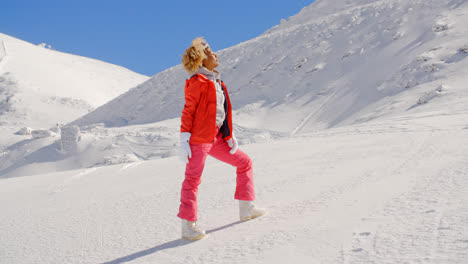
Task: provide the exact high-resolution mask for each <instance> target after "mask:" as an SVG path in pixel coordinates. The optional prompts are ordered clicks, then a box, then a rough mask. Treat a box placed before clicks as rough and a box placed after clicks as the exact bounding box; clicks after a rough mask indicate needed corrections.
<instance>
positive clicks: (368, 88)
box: [0, 0, 468, 177]
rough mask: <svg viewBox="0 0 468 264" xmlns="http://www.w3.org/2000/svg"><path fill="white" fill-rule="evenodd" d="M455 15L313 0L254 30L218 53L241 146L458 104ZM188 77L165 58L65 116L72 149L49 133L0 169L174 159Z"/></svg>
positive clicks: (419, 6)
mask: <svg viewBox="0 0 468 264" xmlns="http://www.w3.org/2000/svg"><path fill="white" fill-rule="evenodd" d="M466 13H467V4H466V1H463V0H445V1H399V0H385V1H370V0H360V1H352V2H351V1H344V0H343V1H334V2H331V1H323V0H321V1H316V2H314V3H313V4H312V5H310V6H308V7H306V8H304V9H303V10H302V11H301V12H300V13H298V14H297V15H296V16H293V17H291V18H289V19H287V20H282V22H281V24H280V25H278V26H276V27H274V28H272V29H270V30H268V31H266V32H265V33H264V34H262V35H261V36H259V37H257V38H255V39H252V40H250V41H246V42H244V43H240V44H239V45H236V46H233V47H231V48H228V49H225V50H221V51H219V52H218V54H219V60H220V62H221V66H220V68H219V71H220V72H221V73H222V78H223V79H224V81H225V82H226V83H227V86H228V89H229V91H230V94H231V100H232V102H233V107H234V110H235V111H234V123H235V130H236V134H237V135H238V138H239V140H240V142H241V143H243V144H245V143H254V142H267V141H270V140H272V139H278V138H282V137H287V136H294V135H298V134H301V133H307V132H313V131H320V130H323V129H327V128H332V127H341V126H346V125H352V124H359V123H362V122H368V121H370V120H380V119H383V120H385V119H388V118H395V117H401V116H413V115H427V114H428V113H432V114H446V113H447V111H448V112H451V111H460V112H463V111H464V109H466V105H467V97H466V89H465V83H466V82H467V79H466V78H467V77H466V76H468V74H467V71H468V70H467V69H468V68H467V67H466V66H467V60H466V59H465V58H466V57H467V55H468V53H467V49H468V46H467V45H468V39H467V37H466V36H467V35H468V34H467V33H468V32H467V31H468V28H467V27H466V26H465V25H467V24H468V20H467V19H468V17H467V14H466ZM208 41H209V40H208ZM181 52H182V51H181ZM187 77H188V76H187V75H186V73H185V71H184V70H183V69H182V67H181V65H179V66H175V67H173V68H170V69H168V70H166V71H163V72H161V73H159V74H157V75H155V76H153V77H152V78H151V79H149V80H147V81H146V82H144V83H142V84H140V85H138V86H136V87H135V88H133V89H131V90H129V91H128V92H126V93H124V94H122V95H120V96H118V97H117V98H115V99H113V100H112V101H110V102H109V103H107V104H105V105H103V106H101V107H99V108H97V109H96V110H95V111H92V112H90V113H88V114H86V115H84V116H83V117H81V118H79V119H77V120H75V121H74V122H71V123H70V124H71V125H79V126H80V127H81V130H82V137H81V138H82V140H81V142H80V144H79V146H78V147H79V148H78V152H77V153H75V154H74V155H72V156H66V157H64V156H63V154H62V153H57V149H59V148H60V147H59V143H60V142H59V139H57V138H53V137H52V138H50V137H49V138H46V139H39V140H31V141H30V142H29V141H25V142H23V144H19V145H14V146H12V147H10V148H9V149H8V150H7V151H6V152H5V153H4V154H3V156H2V157H0V158H1V159H2V160H1V161H3V162H2V163H0V164H2V165H3V166H1V167H0V175H4V176H8V177H11V176H15V175H28V174H35V173H42V172H50V171H55V170H65V169H72V168H74V169H77V168H83V167H95V166H101V165H110V164H116V163H122V162H132V161H141V160H148V159H154V158H161V157H168V156H171V155H174V154H175V146H176V143H177V137H178V134H177V133H178V127H179V120H178V119H179V116H180V113H181V109H182V107H183V86H184V82H185V79H186V78H187ZM44 157H47V158H44Z"/></svg>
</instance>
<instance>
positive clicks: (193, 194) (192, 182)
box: [177, 133, 255, 221]
mask: <svg viewBox="0 0 468 264" xmlns="http://www.w3.org/2000/svg"><path fill="white" fill-rule="evenodd" d="M190 148H191V150H192V158H190V159H189V162H188V163H187V166H186V168H185V180H184V182H183V183H182V191H181V198H180V202H181V203H180V207H179V214H178V215H177V216H178V217H180V218H182V219H185V220H188V221H196V220H197V210H198V206H197V193H198V185H199V184H200V183H201V175H202V172H203V168H204V167H205V160H206V157H207V156H208V155H210V156H212V157H214V158H216V159H218V160H220V161H223V162H226V163H228V164H230V165H232V166H234V167H237V180H236V181H237V186H236V193H235V195H234V198H235V199H237V200H244V201H253V200H255V191H254V182H253V169H252V160H251V159H250V157H249V156H247V154H245V153H244V152H242V151H241V150H239V149H237V151H236V153H234V154H231V153H229V151H230V150H231V148H230V147H229V146H228V144H227V142H226V141H224V139H223V138H222V134H221V133H219V134H218V135H217V136H216V139H215V141H214V142H213V143H207V144H190Z"/></svg>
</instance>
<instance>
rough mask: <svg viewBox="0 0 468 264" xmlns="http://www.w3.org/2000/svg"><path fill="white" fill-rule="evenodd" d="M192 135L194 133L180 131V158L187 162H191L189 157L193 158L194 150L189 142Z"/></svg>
mask: <svg viewBox="0 0 468 264" xmlns="http://www.w3.org/2000/svg"><path fill="white" fill-rule="evenodd" d="M191 136H192V134H190V133H189V132H181V133H180V145H179V159H180V160H181V161H182V162H184V163H186V164H187V163H188V162H189V159H190V158H192V150H190V143H189V142H190V137H191Z"/></svg>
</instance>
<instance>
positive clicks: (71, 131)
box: [60, 126, 81, 153]
mask: <svg viewBox="0 0 468 264" xmlns="http://www.w3.org/2000/svg"><path fill="white" fill-rule="evenodd" d="M80 140H81V135H80V128H79V127H77V126H68V127H63V128H62V129H61V140H60V143H61V149H62V151H63V152H65V153H75V152H76V151H77V150H78V142H79V141H80Z"/></svg>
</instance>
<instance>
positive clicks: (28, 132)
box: [15, 127, 32, 135]
mask: <svg viewBox="0 0 468 264" xmlns="http://www.w3.org/2000/svg"><path fill="white" fill-rule="evenodd" d="M31 132H32V129H31V128H30V127H23V128H21V129H20V130H18V131H17V132H16V133H15V135H31Z"/></svg>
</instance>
